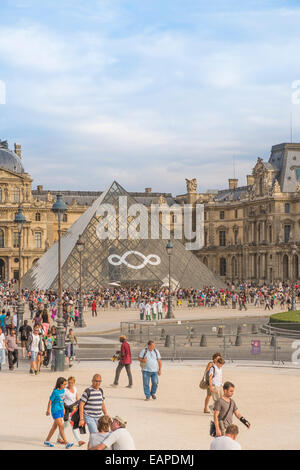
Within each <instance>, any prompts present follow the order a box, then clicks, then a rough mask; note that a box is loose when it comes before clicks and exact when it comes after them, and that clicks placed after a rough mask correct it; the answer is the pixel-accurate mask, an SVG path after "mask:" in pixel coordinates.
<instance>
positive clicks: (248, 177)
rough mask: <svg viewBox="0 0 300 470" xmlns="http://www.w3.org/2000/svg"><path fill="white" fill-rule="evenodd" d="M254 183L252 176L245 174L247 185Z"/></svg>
mask: <svg viewBox="0 0 300 470" xmlns="http://www.w3.org/2000/svg"><path fill="white" fill-rule="evenodd" d="M253 184H254V176H252V175H247V186H252V185H253Z"/></svg>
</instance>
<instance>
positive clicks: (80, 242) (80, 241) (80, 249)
mask: <svg viewBox="0 0 300 470" xmlns="http://www.w3.org/2000/svg"><path fill="white" fill-rule="evenodd" d="M84 247H85V243H84V241H83V239H82V235H79V237H78V240H77V242H76V248H77V251H78V253H79V302H78V310H79V325H78V326H79V327H80V328H82V327H85V326H86V324H85V322H84V319H83V305H82V252H83V250H84Z"/></svg>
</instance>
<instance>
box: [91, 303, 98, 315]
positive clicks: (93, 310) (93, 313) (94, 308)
mask: <svg viewBox="0 0 300 470" xmlns="http://www.w3.org/2000/svg"><path fill="white" fill-rule="evenodd" d="M96 316H97V302H96V299H94V300H93V303H92V317H96Z"/></svg>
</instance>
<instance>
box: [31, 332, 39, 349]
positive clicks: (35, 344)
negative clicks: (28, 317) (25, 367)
mask: <svg viewBox="0 0 300 470" xmlns="http://www.w3.org/2000/svg"><path fill="white" fill-rule="evenodd" d="M39 342H40V336H39V335H32V343H31V351H33V352H39Z"/></svg>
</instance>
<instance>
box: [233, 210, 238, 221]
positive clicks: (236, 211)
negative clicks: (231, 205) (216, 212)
mask: <svg viewBox="0 0 300 470" xmlns="http://www.w3.org/2000/svg"><path fill="white" fill-rule="evenodd" d="M234 217H235V218H236V219H237V218H238V210H237V209H235V211H234Z"/></svg>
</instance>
